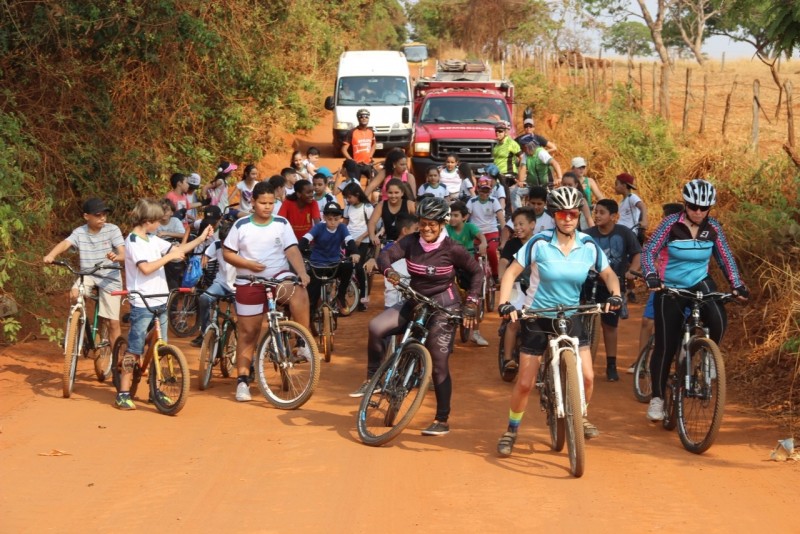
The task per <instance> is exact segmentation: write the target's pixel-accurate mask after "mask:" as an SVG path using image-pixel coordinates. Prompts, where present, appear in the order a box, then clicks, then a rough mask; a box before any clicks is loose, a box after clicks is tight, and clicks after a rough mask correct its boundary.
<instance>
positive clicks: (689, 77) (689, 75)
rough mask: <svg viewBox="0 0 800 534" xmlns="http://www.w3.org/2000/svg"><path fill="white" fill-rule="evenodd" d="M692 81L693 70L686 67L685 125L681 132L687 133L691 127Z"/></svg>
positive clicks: (684, 94)
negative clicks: (690, 102) (690, 98)
mask: <svg viewBox="0 0 800 534" xmlns="http://www.w3.org/2000/svg"><path fill="white" fill-rule="evenodd" d="M691 80H692V69H690V68H689V67H686V90H685V91H684V93H683V124H682V126H681V131H682V132H683V133H686V129H687V128H688V127H689V96H690V89H691V86H690V82H691Z"/></svg>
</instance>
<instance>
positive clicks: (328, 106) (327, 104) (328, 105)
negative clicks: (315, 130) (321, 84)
mask: <svg viewBox="0 0 800 534" xmlns="http://www.w3.org/2000/svg"><path fill="white" fill-rule="evenodd" d="M333 108H334V105H333V97H332V96H329V97H327V98H325V109H327V110H328V111H333Z"/></svg>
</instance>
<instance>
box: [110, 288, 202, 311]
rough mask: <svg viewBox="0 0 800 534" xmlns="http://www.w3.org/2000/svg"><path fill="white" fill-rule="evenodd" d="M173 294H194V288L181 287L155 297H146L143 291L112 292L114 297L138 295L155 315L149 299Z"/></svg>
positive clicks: (125, 290)
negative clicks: (148, 301)
mask: <svg viewBox="0 0 800 534" xmlns="http://www.w3.org/2000/svg"><path fill="white" fill-rule="evenodd" d="M173 292H177V293H192V292H194V288H191V287H179V288H176V289H173V290H172V291H170V292H169V293H159V294H153V295H145V294H144V293H142V292H141V291H136V290H135V289H119V290H117V291H112V292H111V294H112V295H114V296H119V297H126V296H128V295H137V296H138V297H139V298H140V299H142V302H143V303H144V307H145V308H147V311H149V312H150V313H153V314H154V313H156V311H155V310H154V309H153V308H151V307H150V305H149V304H148V303H147V299H155V298H162V297H169V296H170V295H171V294H172V293H173Z"/></svg>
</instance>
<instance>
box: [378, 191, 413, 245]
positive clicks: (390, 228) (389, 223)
mask: <svg viewBox="0 0 800 534" xmlns="http://www.w3.org/2000/svg"><path fill="white" fill-rule="evenodd" d="M401 213H408V201H407V200H403V201H402V202H401V203H400V209H399V210H397V213H392V212H391V211H389V202H388V201H387V202H384V203H383V208H381V221H383V228H384V231H385V232H386V240H387V241H397V238H398V237H399V236H400V228H398V226H397V216H398V215H399V214H401Z"/></svg>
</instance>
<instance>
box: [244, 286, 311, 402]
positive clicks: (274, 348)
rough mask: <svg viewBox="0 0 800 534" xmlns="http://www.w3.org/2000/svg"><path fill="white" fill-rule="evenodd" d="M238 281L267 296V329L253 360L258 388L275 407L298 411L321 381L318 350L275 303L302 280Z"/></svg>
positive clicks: (307, 332)
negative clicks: (259, 286) (259, 290)
mask: <svg viewBox="0 0 800 534" xmlns="http://www.w3.org/2000/svg"><path fill="white" fill-rule="evenodd" d="M237 280H242V281H247V282H248V283H249V284H250V285H261V286H263V287H264V291H266V294H267V323H268V328H267V331H266V332H265V333H264V335H263V336H262V337H261V340H260V341H259V342H258V347H257V348H256V354H255V358H254V365H255V371H256V381H257V382H258V387H259V389H260V390H261V393H263V395H264V397H266V399H267V401H269V403H270V404H272V405H273V406H275V407H276V408H280V409H282V410H294V409H295V408H299V407H300V406H302V405H303V404H305V403H306V401H308V399H310V398H311V395H313V393H314V388H316V387H317V383H318V382H319V371H320V365H321V364H320V357H319V350H318V349H317V344H316V343H315V342H314V338H313V336H312V335H311V332H309V331H308V329H306V327H304V326H303V325H301V324H299V323H296V322H294V321H289V320H287V319H285V317H284V315H283V312H280V311H277V305H276V303H277V299H278V298H279V297H280V295H278V292H280V291H286V286H285V285H282V284H284V283H285V282H292V284H293V285H292V291H294V289H295V288H296V287H297V286H298V285H300V281H299V280H297V279H292V278H285V279H282V280H279V279H276V278H262V277H260V276H246V277H237ZM289 297H290V298H291V295H290V296H289Z"/></svg>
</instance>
